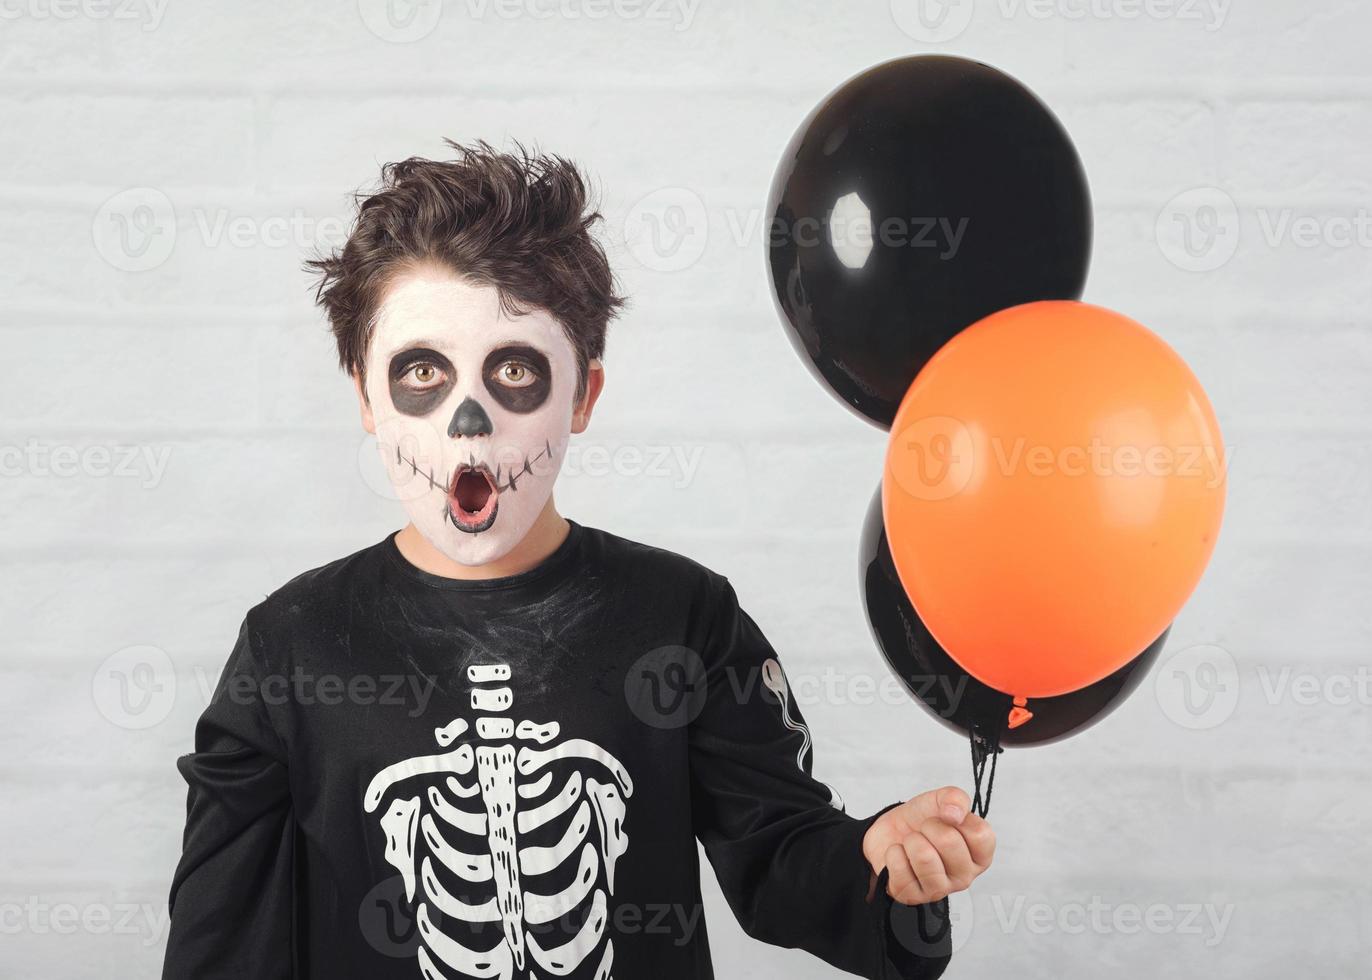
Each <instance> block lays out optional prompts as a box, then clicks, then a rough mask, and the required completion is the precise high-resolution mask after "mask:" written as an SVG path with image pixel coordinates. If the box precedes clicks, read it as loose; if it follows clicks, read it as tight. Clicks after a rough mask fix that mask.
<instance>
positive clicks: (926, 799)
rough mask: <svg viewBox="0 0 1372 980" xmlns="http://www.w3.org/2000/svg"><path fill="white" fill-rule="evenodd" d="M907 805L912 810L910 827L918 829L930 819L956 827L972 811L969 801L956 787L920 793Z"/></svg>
mask: <svg viewBox="0 0 1372 980" xmlns="http://www.w3.org/2000/svg"><path fill="white" fill-rule="evenodd" d="M909 805H910V808H911V810H913V814H912V817H913V819H911V821H910V825H911V826H912V827H918V826H919V825H920V824H921V823H923V822H924V821H925V820H928V819H929V818H930V817H938V818H939V819H940V820H942V821H944V822H945V823H949V824H952V825H953V826H955V827H956V826H957V825H958V824H960V823H962V821H963V819H964V818H965V817H966V816H967V814H968V813H970V812H971V811H972V801H971V799H970V798H969V797H968V796H967V794H966V793H964V792H963V791H962V790H960V789H958V787H956V786H944V787H943V788H942V789H935V790H930V791H929V792H927V793H921V794H919V796H916V797H915V798H914V799H912V800H911V801H910V804H909Z"/></svg>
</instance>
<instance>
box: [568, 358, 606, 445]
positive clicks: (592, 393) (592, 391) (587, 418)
mask: <svg viewBox="0 0 1372 980" xmlns="http://www.w3.org/2000/svg"><path fill="white" fill-rule="evenodd" d="M604 387H605V367H604V365H602V364H601V363H600V361H599V359H592V360H591V361H590V362H588V363H587V365H586V393H585V394H584V395H582V396H581V401H580V402H578V403H577V406H576V408H575V409H574V410H573V412H572V432H574V433H578V432H585V431H586V427H587V426H588V425H590V424H591V412H593V411H594V410H595V403H596V399H597V398H599V397H600V392H601V390H602V389H603V388H604Z"/></svg>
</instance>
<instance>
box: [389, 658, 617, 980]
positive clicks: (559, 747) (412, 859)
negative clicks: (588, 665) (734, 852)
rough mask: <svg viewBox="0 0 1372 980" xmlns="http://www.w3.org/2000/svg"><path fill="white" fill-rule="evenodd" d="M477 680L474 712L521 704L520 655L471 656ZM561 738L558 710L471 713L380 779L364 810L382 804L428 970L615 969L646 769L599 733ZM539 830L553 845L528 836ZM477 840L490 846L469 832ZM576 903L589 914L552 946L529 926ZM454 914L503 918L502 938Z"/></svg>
mask: <svg viewBox="0 0 1372 980" xmlns="http://www.w3.org/2000/svg"><path fill="white" fill-rule="evenodd" d="M467 679H468V680H469V681H471V682H472V683H473V684H474V685H485V686H474V687H473V688H472V691H471V706H472V710H473V711H474V712H476V711H485V712H499V711H505V710H507V709H509V708H510V706H511V705H512V704H513V703H514V695H513V692H512V690H511V688H510V687H509V686H508V685H507V684H506V683H505V682H507V681H509V679H510V669H509V667H507V666H505V665H502V664H490V665H481V666H473V667H469V668H468V669H467ZM560 736H561V729H560V727H559V725H558V724H557V723H556V722H547V723H542V722H533V721H528V720H521V721H515V720H514V719H511V718H508V717H503V716H494V715H483V716H481V717H478V718H476V719H475V721H474V723H470V722H468V721H467V720H465V719H461V718H457V719H454V720H453V721H451V722H449V723H448V724H447V725H445V726H443V727H442V728H438V729H436V730H435V731H434V740H435V741H436V742H437V743H438V745H439V747H440V748H444V749H448V751H444V752H438V753H435V754H433V755H421V756H415V757H413V758H410V759H405V760H403V761H401V762H397V763H395V764H393V765H389V766H387V767H385V768H384V769H382V770H381V771H380V772H378V773H377V774H376V775H375V776H374V777H373V778H372V780H371V782H370V783H369V784H368V786H367V789H366V792H365V793H364V795H363V808H364V809H365V811H366V812H367V813H375V812H377V811H378V810H380V811H381V816H380V818H379V820H378V822H379V824H380V826H381V830H382V833H383V834H384V839H385V851H384V857H385V860H386V862H387V863H388V864H390V865H391V866H392V867H394V868H395V869H396V870H397V871H398V872H399V873H400V875H401V879H402V881H403V882H404V887H405V897H406V900H407V901H408V902H409V903H411V905H412V906H413V909H414V921H415V924H416V927H417V929H418V933H419V940H420V946H419V949H418V951H417V952H416V962H417V966H418V970H419V974H420V976H421V977H423V978H424V980H456V978H458V977H477V978H480V977H497V978H499V980H511V978H514V977H516V976H518V977H523V978H528V980H534V978H535V977H536V976H537V974H535V972H534V968H535V966H536V967H537V968H538V969H539V970H541V971H543V972H544V973H546V974H550V975H552V976H557V977H565V976H569V975H571V974H573V973H574V972H576V971H577V970H578V969H579V968H581V967H582V966H583V964H584V965H585V967H586V970H587V972H586V974H585V975H586V976H587V977H594V978H595V980H613V978H612V976H611V972H610V971H611V966H612V964H613V962H614V949H613V943H612V942H611V940H610V939H609V938H608V937H607V936H606V935H605V930H606V924H607V920H608V916H609V896H610V895H611V894H613V892H614V874H615V865H616V863H617V862H618V860H619V858H620V857H622V856H623V855H624V853H625V851H626V850H627V849H628V846H629V838H628V835H627V834H626V833H625V830H624V824H625V818H626V815H627V805H626V803H625V801H626V800H627V799H628V798H629V797H630V796H632V795H633V781H632V780H631V779H630V777H629V773H628V771H627V770H625V768H624V766H623V765H622V764H621V763H620V762H619V760H618V759H616V758H615V757H614V756H613V755H611V754H610V753H609V752H607V751H605V749H603V748H601V747H600V746H599V745H596V744H595V743H593V742H589V741H587V740H585V739H566V740H560ZM520 743H523V744H520ZM596 777H600V778H596ZM401 784H404V787H403V788H402V787H401ZM393 791H395V792H393ZM388 798H389V799H390V800H391V802H390V804H389V805H388V806H386V807H385V808H384V809H383V808H382V803H383V802H384V801H385V800H387V799H388ZM464 801H471V802H466V804H465V805H464ZM474 804H475V805H474ZM539 832H541V833H540V836H541V837H542V838H543V840H545V841H551V843H542V844H538V845H534V844H523V843H522V840H523V839H524V838H525V837H527V836H529V835H531V834H535V833H539ZM473 840H476V841H479V842H480V847H479V848H474V847H472V846H471V844H470V843H463V841H468V842H470V841H473ZM573 867H574V868H575V869H576V873H575V877H574V878H573V879H572V881H571V884H569V885H566V886H565V887H563V888H561V889H560V890H556V891H552V892H544V891H540V890H539V888H538V879H539V878H540V877H541V876H543V875H546V874H550V873H553V872H559V871H561V869H564V868H573ZM440 871H441V873H440ZM602 871H603V876H602ZM445 877H446V878H447V879H448V880H449V881H452V880H453V879H456V880H457V881H459V882H460V883H461V884H462V888H459V889H456V890H458V891H465V890H468V889H470V890H473V891H476V892H478V893H479V894H480V895H481V896H484V897H482V898H480V899H479V900H470V899H471V898H472V896H471V895H467V896H466V897H459V896H458V895H455V894H453V891H454V889H453V888H449V887H448V886H446V885H445V884H444V880H443V879H444V878H445ZM559 877H562V878H565V873H564V874H563V875H560V876H559ZM602 879H603V884H602ZM574 913H580V914H582V915H583V916H584V920H583V921H582V925H581V926H580V928H579V929H578V930H577V932H576V934H575V935H573V936H572V937H571V938H570V939H569V940H567V941H566V942H563V943H561V944H560V945H552V946H551V947H545V946H544V945H543V944H542V943H541V942H540V941H539V939H540V937H539V935H535V934H534V931H532V930H530V928H529V927H530V926H541V925H545V924H547V923H550V922H554V921H556V920H558V919H560V918H562V917H564V916H570V915H572V914H574ZM445 919H453V920H457V921H459V922H462V923H466V924H469V925H473V926H476V925H480V924H482V923H490V924H492V925H491V928H495V924H498V926H499V930H500V938H499V940H498V941H497V942H496V943H495V944H494V945H492V946H490V948H487V949H484V950H483V949H474V948H472V947H471V946H469V945H467V943H468V942H470V939H466V940H464V939H461V938H458V937H455V936H453V935H450V934H449V933H448V932H447V931H445V930H444V929H443V921H444V920H445ZM543 939H544V942H546V941H547V936H546V935H544V936H543ZM598 950H599V951H601V952H600V955H599V956H598V957H596V956H595V955H594V954H595V953H596V952H597V951H598ZM592 970H593V971H594V972H590V971H592Z"/></svg>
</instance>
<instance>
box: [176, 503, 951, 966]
mask: <svg viewBox="0 0 1372 980" xmlns="http://www.w3.org/2000/svg"><path fill="white" fill-rule="evenodd" d="M810 762H811V757H810V746H809V732H808V731H807V730H806V728H805V725H804V721H803V719H802V718H801V716H800V714H799V712H798V709H797V706H796V705H795V704H794V703H793V702H792V701H791V699H790V697H789V692H788V690H787V687H786V683H785V675H784V673H783V672H782V670H781V666H780V664H779V663H778V662H777V660H776V656H775V654H774V653H773V651H772V649H771V648H770V646H769V645H768V643H767V641H766V639H765V638H764V637H763V636H762V634H761V633H760V631H759V630H758V628H757V627H756V625H755V624H754V623H753V621H752V620H751V619H750V618H749V617H748V616H747V615H746V614H745V613H744V612H743V611H742V610H740V608H739V606H738V603H737V600H736V598H735V596H734V592H733V590H732V588H731V587H730V585H729V583H728V581H727V580H725V579H724V578H722V577H720V576H718V575H716V574H714V573H712V572H710V571H708V570H707V569H705V568H703V567H701V566H699V565H697V564H695V563H694V562H691V561H689V560H687V559H684V558H681V557H679V556H676V555H673V554H671V553H668V552H665V551H661V550H658V549H654V548H650V547H647V546H644V545H639V544H635V543H633V542H630V541H627V540H625V539H622V538H619V537H616V536H614V535H611V534H608V533H605V532H602V531H598V530H595V529H591V528H587V527H583V526H581V525H578V524H575V523H572V525H571V532H570V534H569V535H568V537H567V538H566V540H565V541H564V542H563V543H562V545H561V546H560V547H559V548H558V549H557V551H556V552H555V553H554V554H553V555H552V556H551V557H549V558H548V559H546V560H545V561H544V562H542V563H541V564H540V565H538V566H536V567H535V568H533V569H531V570H529V571H527V572H523V573H520V574H517V575H514V576H510V577H506V578H498V579H485V580H475V581H473V580H455V579H449V578H443V577H440V576H437V575H433V574H430V573H427V572H424V571H421V570H420V569H418V568H417V567H415V566H414V565H412V564H410V563H409V562H408V561H407V560H406V559H405V558H404V557H403V556H402V555H401V554H400V552H399V549H398V548H397V547H396V545H395V543H394V540H393V538H387V539H386V540H384V541H382V542H381V543H379V544H377V545H374V546H372V547H370V548H367V549H365V550H363V551H360V552H358V553H357V554H354V555H352V556H350V557H348V558H345V559H342V560H340V561H337V562H334V563H332V564H330V565H326V566H324V567H322V568H319V569H317V570H315V571H312V572H308V573H306V574H305V575H302V576H300V577H299V578H297V579H295V580H294V581H292V582H291V583H289V584H288V585H286V586H285V587H284V588H282V589H280V590H278V591H277V592H276V593H274V594H273V595H272V596H270V597H269V598H268V599H267V600H266V601H264V602H263V603H261V604H260V605H258V606H257V607H256V608H254V609H253V610H252V611H251V612H249V614H248V616H247V618H246V620H245V622H244V624H243V627H242V631H241V633H240V635H239V638H238V643H237V645H236V647H235V649H234V652H233V655H232V657H231V659H230V661H229V664H228V666H227V667H226V669H225V671H224V674H223V676H222V678H221V680H220V683H219V686H218V689H217V691H216V694H215V697H214V699H213V702H212V703H211V705H210V706H209V708H208V709H207V710H206V711H205V713H204V716H203V717H202V718H201V720H200V723H199V726H198V728H197V731H196V751H195V752H194V753H193V754H191V755H188V756H185V757H183V758H182V760H181V761H180V768H181V771H182V773H183V774H184V776H185V778H186V780H187V781H188V783H189V784H190V794H189V804H188V813H189V816H188V821H187V827H186V835H185V849H184V854H183V857H182V860H181V864H180V867H179V868H178V870H177V873H176V876H175V881H174V884H173V888H172V919H171V934H170V939H169V943H168V948H167V956H166V968H165V973H164V977H166V978H169V980H182V978H184V980H192V978H193V980H208V978H215V977H251V978H254V980H269V978H326V977H327V978H339V977H367V978H383V977H395V978H406V980H445V978H451V980H460V978H466V977H477V978H479V977H497V978H502V980H505V978H515V977H518V978H535V977H537V978H551V977H571V978H574V980H582V978H584V980H591V978H595V980H608V978H611V977H617V978H619V980H646V978H652V980H686V978H693V980H698V978H705V977H711V976H713V972H712V969H711V965H710V954H709V945H708V938H707V934H706V927H705V922H704V919H703V917H702V915H701V911H700V910H701V892H700V883H699V872H700V869H699V866H698V857H697V855H698V852H697V848H696V841H697V840H699V841H700V843H701V844H703V845H704V850H705V853H706V854H707V856H708V858H709V861H710V863H711V864H712V866H713V868H714V871H715V874H716V875H717V876H718V879H719V882H720V885H721V887H722V889H723V892H724V894H725V896H726V897H727V899H728V902H729V904H730V906H731V908H732V909H733V911H734V913H735V915H736V916H737V917H738V919H739V921H740V922H741V923H742V925H743V927H744V928H745V929H746V930H747V931H748V932H749V933H750V934H751V935H752V936H754V937H756V938H758V939H761V940H764V941H766V942H768V943H773V944H776V945H779V946H786V947H800V948H802V949H806V950H809V951H810V952H812V953H814V954H816V955H818V956H820V957H822V958H823V959H825V960H827V961H828V962H830V963H832V964H834V965H835V966H837V967H839V968H840V969H843V970H846V971H849V972H851V973H855V974H858V975H860V976H865V977H871V978H895V977H902V978H913V977H931V978H932V977H936V976H938V975H939V974H940V973H941V972H942V970H943V968H944V966H945V965H946V963H947V961H948V955H949V942H948V930H947V923H946V904H945V903H942V902H941V903H937V904H935V905H929V906H917V907H915V908H910V909H906V908H904V907H901V906H893V904H892V903H891V901H890V899H889V898H887V897H886V895H885V893H884V881H881V882H878V883H877V884H876V886H875V887H873V883H872V882H871V875H870V871H869V868H868V866H867V864H866V861H865V860H864V858H863V855H862V849H861V846H862V838H863V834H864V833H865V831H866V829H867V827H868V826H869V825H870V822H871V820H870V818H869V819H867V820H858V819H854V818H853V817H850V816H847V815H845V814H844V813H843V812H842V810H841V804H840V803H838V801H837V798H836V796H835V795H834V794H833V793H832V791H831V790H830V789H829V788H828V787H826V786H825V785H824V784H822V783H820V782H818V781H817V780H815V779H814V778H813V777H812V776H811V774H810Z"/></svg>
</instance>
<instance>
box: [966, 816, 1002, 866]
mask: <svg viewBox="0 0 1372 980" xmlns="http://www.w3.org/2000/svg"><path fill="white" fill-rule="evenodd" d="M958 833H960V834H961V835H962V839H963V840H965V841H966V842H967V850H968V852H969V853H970V854H971V855H972V861H973V862H974V863H975V864H976V866H977V867H978V868H980V869H981V871H985V870H986V869H987V868H989V867H990V866H991V859H992V858H994V857H995V856H996V832H995V831H994V830H992V829H991V825H990V824H989V823H987V822H986V821H985V820H983V819H982V818H981V817H979V816H977V815H976V814H975V813H969V814H968V815H967V818H966V819H965V820H963V821H962V823H961V824H959V825H958ZM978 873H980V872H978Z"/></svg>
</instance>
